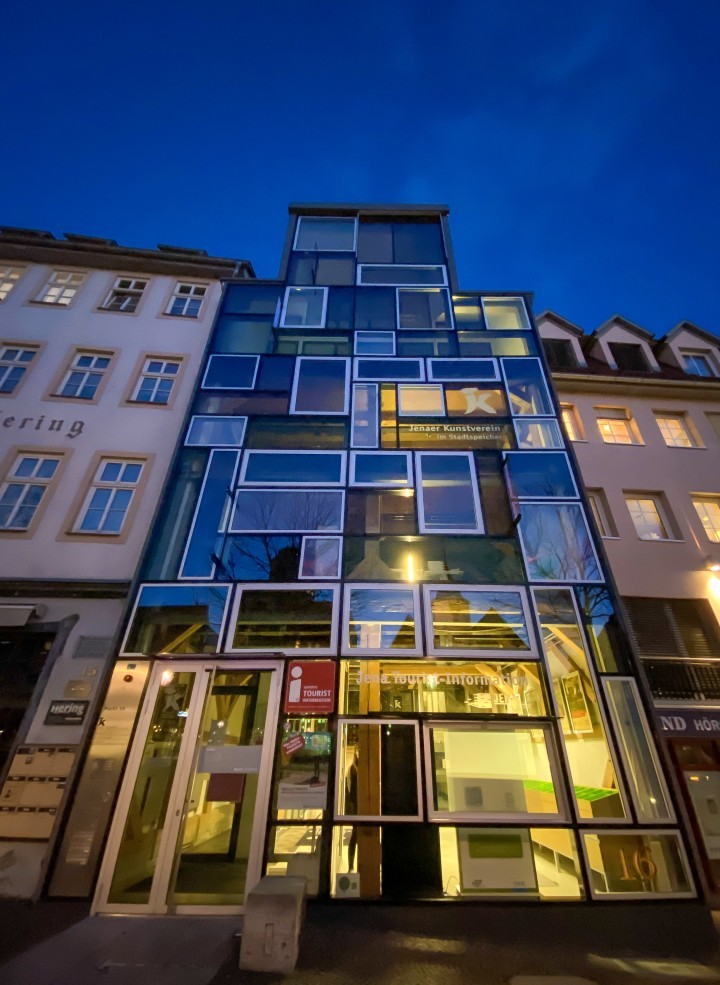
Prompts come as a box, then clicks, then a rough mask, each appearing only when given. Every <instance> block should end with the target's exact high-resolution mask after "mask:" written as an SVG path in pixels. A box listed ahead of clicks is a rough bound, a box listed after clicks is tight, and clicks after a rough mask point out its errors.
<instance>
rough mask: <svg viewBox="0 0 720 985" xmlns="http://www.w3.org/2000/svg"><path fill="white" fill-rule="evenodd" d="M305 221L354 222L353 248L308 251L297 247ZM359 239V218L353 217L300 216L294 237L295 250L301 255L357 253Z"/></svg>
mask: <svg viewBox="0 0 720 985" xmlns="http://www.w3.org/2000/svg"><path fill="white" fill-rule="evenodd" d="M303 219H312V221H313V222H337V220H338V219H342V220H343V221H346V222H352V223H353V225H354V227H355V234H354V236H353V245H352V247H346V248H345V249H344V250H342V249H337V248H333V249H332V250H328V249H323V248H322V247H318V248H316V249H312V250H308V249H305V248H304V247H302V246H298V245H297V241H298V238H299V235H300V226H301V224H302V221H303ZM357 237H358V221H357V216H352V215H300V216H298V221H297V225H296V226H295V235H294V237H293V250H297V252H299V253H355V252H356V251H357Z"/></svg>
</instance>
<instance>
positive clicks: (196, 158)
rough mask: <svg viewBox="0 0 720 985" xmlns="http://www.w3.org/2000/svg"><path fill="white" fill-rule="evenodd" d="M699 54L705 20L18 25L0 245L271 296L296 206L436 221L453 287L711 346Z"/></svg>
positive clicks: (411, 15) (166, 6)
mask: <svg viewBox="0 0 720 985" xmlns="http://www.w3.org/2000/svg"><path fill="white" fill-rule="evenodd" d="M719 43H720V2H718V0H623V2H619V0H602V2H594V3H591V2H589V0H587V2H584V0H545V2H539V0H502V2H501V0H492V2H488V0H445V2H443V3H438V2H432V3H431V2H428V0H362V3H359V4H349V3H344V2H342V0H304V2H289V0H275V2H273V0H257V2H255V3H252V2H248V0H244V2H243V0H234V2H230V0H205V2H202V3H198V2H188V0H174V2H172V3H170V2H168V0H145V2H144V3H126V4H112V3H102V2H98V0H93V2H80V0H68V2H66V3H62V4H59V3H57V2H52V3H50V2H48V0H39V2H36V3H31V4H25V5H23V6H22V9H18V5H15V4H13V5H11V8H10V9H9V10H7V11H6V12H5V13H4V28H3V41H2V47H3V54H2V68H3V76H4V78H5V82H6V90H5V91H6V99H5V100H4V101H3V124H2V133H3V136H4V151H3V153H2V155H1V157H0V189H2V191H3V193H4V194H2V196H1V197H2V200H1V201H0V224H6V225H18V226H32V227H41V228H44V229H49V230H51V231H52V232H54V233H55V234H56V235H59V234H60V233H62V232H81V233H86V234H89V235H99V236H110V237H113V238H115V239H117V240H118V241H119V242H121V243H123V244H127V245H133V246H148V245H150V246H152V245H155V244H156V243H158V242H163V243H172V244H175V245H184V246H197V247H203V248H205V249H207V250H209V251H210V252H212V253H215V254H220V255H228V256H240V257H247V258H249V259H250V260H252V261H253V263H254V265H255V269H256V271H257V273H258V275H259V276H265V277H272V276H275V274H276V273H277V267H278V262H279V258H280V252H281V248H282V242H283V236H284V229H285V223H286V217H287V216H286V208H287V204H288V202H290V201H382V202H419V201H425V202H447V203H448V204H449V205H450V206H451V209H452V214H451V223H452V230H453V240H454V246H455V252H456V257H457V260H458V268H459V273H460V279H461V283H462V285H463V287H465V288H477V287H480V288H486V289H498V290H504V289H523V290H534V291H535V293H536V310H541V309H543V308H546V307H549V308H552V309H554V310H556V311H558V312H559V313H561V314H563V315H564V316H565V317H567V318H569V319H570V320H572V321H575V322H577V323H578V324H579V325H581V326H582V327H583V328H585V329H586V330H590V329H593V328H595V327H597V326H598V325H599V324H600V323H601V322H602V321H604V320H605V319H606V318H608V317H609V316H610V315H611V314H613V313H615V312H616V311H617V312H620V313H621V314H623V315H624V316H625V317H626V318H629V319H631V320H633V321H636V322H638V323H639V324H640V325H643V326H644V327H646V328H648V329H649V330H650V331H653V332H656V333H658V334H662V333H663V332H665V331H667V330H668V329H670V328H671V327H672V326H673V325H675V324H676V323H677V322H678V321H680V320H681V319H689V320H691V321H694V322H696V323H697V324H699V325H700V326H701V327H703V328H705V329H707V330H709V331H715V332H717V331H719V330H720V316H719V315H718V313H717V311H716V306H715V303H714V302H715V298H714V290H713V287H714V284H715V281H716V279H717V275H718V230H719V228H720V192H719V191H718V189H719V187H720V105H719V104H720V69H719V68H718V62H719V61H720V49H719ZM9 82H11V83H12V88H13V89H14V94H13V95H10V93H9V87H8V83H9Z"/></svg>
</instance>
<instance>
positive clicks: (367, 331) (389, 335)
mask: <svg viewBox="0 0 720 985" xmlns="http://www.w3.org/2000/svg"><path fill="white" fill-rule="evenodd" d="M362 335H374V336H378V335H382V336H383V337H384V339H383V341H388V340H389V341H391V342H392V352H364V353H363V352H358V342H359V341H361V338H360V336H362ZM396 352H397V345H396V343H395V332H391V331H390V330H389V329H383V328H379V329H377V331H376V330H375V329H372V328H358V329H357V330H356V331H355V338H354V340H353V355H354V356H360V357H361V358H367V357H368V356H370V357H372V356H382V357H388V356H394V355H395V354H396Z"/></svg>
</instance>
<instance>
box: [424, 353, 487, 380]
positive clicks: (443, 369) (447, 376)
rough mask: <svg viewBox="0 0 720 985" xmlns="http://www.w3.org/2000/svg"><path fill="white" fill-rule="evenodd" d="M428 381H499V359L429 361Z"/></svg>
mask: <svg viewBox="0 0 720 985" xmlns="http://www.w3.org/2000/svg"><path fill="white" fill-rule="evenodd" d="M427 378H428V380H431V381H432V382H435V383H456V382H458V381H459V382H463V383H464V382H476V381H478V380H494V381H495V380H499V379H500V366H499V364H498V361H497V359H428V377H427Z"/></svg>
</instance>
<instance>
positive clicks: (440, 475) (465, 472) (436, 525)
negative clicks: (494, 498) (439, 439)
mask: <svg viewBox="0 0 720 985" xmlns="http://www.w3.org/2000/svg"><path fill="white" fill-rule="evenodd" d="M417 462H418V470H419V472H420V477H421V478H420V494H421V497H422V499H421V504H420V506H421V508H420V527H421V529H422V530H423V531H425V532H427V533H433V532H434V531H438V532H440V533H442V532H443V531H446V532H448V533H450V532H453V531H455V532H457V533H462V532H463V531H467V532H477V533H482V529H483V527H482V517H481V515H480V509H479V504H478V502H477V495H476V486H475V472H474V468H473V462H472V458H471V456H470V455H468V454H458V455H455V454H451V453H448V454H424V453H422V452H420V453H418V456H417Z"/></svg>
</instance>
